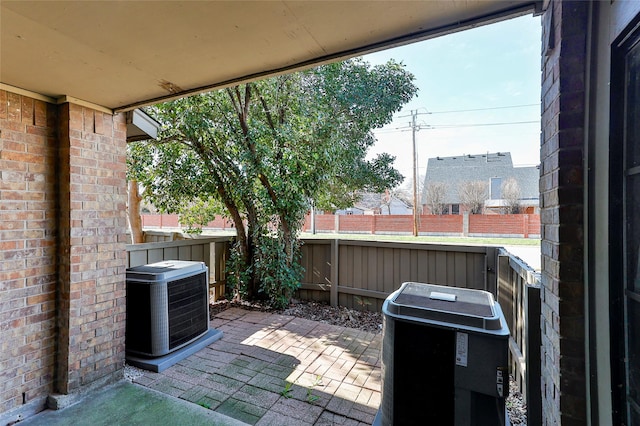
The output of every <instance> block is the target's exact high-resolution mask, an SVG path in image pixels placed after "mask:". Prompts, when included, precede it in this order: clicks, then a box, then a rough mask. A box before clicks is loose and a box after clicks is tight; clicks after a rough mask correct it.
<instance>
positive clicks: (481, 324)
mask: <svg viewBox="0 0 640 426" xmlns="http://www.w3.org/2000/svg"><path fill="white" fill-rule="evenodd" d="M383 313H385V314H387V315H393V316H401V317H405V318H408V319H415V320H418V321H420V320H423V321H427V322H438V323H443V324H445V325H452V326H464V327H472V328H476V329H479V330H501V329H502V328H503V323H504V319H503V318H502V310H501V309H500V307H499V305H498V304H497V303H496V302H494V300H493V295H492V294H491V293H489V292H487V291H483V290H475V289H468V288H458V287H447V286H441V285H435V284H425V283H415V282H406V283H404V284H402V286H401V287H400V289H399V290H397V291H396V292H394V293H392V294H391V295H390V296H389V297H388V298H387V300H386V302H385V306H384V307H383ZM507 333H508V330H507Z"/></svg>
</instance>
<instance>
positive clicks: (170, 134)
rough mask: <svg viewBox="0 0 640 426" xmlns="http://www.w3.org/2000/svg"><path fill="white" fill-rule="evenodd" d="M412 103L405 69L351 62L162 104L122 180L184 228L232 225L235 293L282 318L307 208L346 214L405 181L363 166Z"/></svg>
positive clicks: (380, 166) (295, 277) (381, 164)
mask: <svg viewBox="0 0 640 426" xmlns="http://www.w3.org/2000/svg"><path fill="white" fill-rule="evenodd" d="M416 91H417V89H416V87H415V86H414V84H413V76H412V75H411V74H410V73H408V72H407V71H406V70H405V69H404V67H403V66H402V65H401V64H398V63H395V62H392V61H391V62H389V63H387V64H384V65H378V66H374V67H371V66H370V65H369V64H367V63H366V62H364V61H362V60H357V59H356V60H349V61H345V62H341V63H335V64H329V65H324V66H321V67H318V68H314V69H312V70H308V71H304V72H297V73H293V74H289V75H283V76H279V77H274V78H270V79H267V80H262V81H258V82H253V83H247V84H243V85H240V86H236V87H232V88H228V89H224V90H219V91H215V92H210V93H205V94H201V95H196V96H192V97H189V98H183V99H179V100H176V101H172V102H167V103H163V104H159V105H156V106H154V107H152V108H150V109H149V113H150V114H152V115H153V116H155V117H156V119H158V120H159V121H160V122H161V123H162V124H163V128H162V130H161V133H160V136H159V140H158V141H156V142H153V143H149V142H142V143H137V144H133V145H131V146H130V150H129V152H130V156H129V158H130V164H131V165H135V167H131V168H130V178H131V179H137V180H138V181H139V182H140V183H141V185H142V186H143V187H144V188H145V190H144V193H143V194H144V197H145V198H146V199H147V200H148V201H150V202H152V203H153V204H154V205H155V206H156V207H158V208H159V209H160V210H162V211H166V212H177V213H179V214H180V215H181V218H185V217H188V218H190V220H191V223H190V225H191V226H192V227H196V226H198V225H201V224H205V223H206V222H207V221H208V220H209V219H210V218H211V217H212V216H211V215H212V214H215V213H223V214H224V215H226V216H227V217H228V218H230V219H231V220H232V221H233V223H234V225H235V228H236V231H237V238H236V244H235V246H234V248H233V251H232V259H231V262H230V265H229V270H230V272H231V274H230V281H231V283H232V284H234V285H235V288H236V289H237V290H238V291H239V294H240V295H241V296H246V297H248V298H266V299H268V300H269V301H270V302H271V303H272V304H273V305H275V306H283V305H285V304H286V303H288V301H289V298H290V296H291V294H292V292H293V290H295V288H297V286H298V285H299V281H300V275H301V267H300V264H299V258H298V257H299V241H298V233H299V231H300V229H301V226H302V224H303V221H304V216H305V213H306V212H307V211H308V209H309V206H310V201H311V200H313V201H314V202H315V205H316V207H318V208H321V209H329V208H341V207H346V206H349V205H351V203H352V202H353V200H354V197H356V196H357V194H356V192H357V191H358V190H370V191H382V190H384V188H389V187H393V186H395V185H396V184H397V183H398V182H400V181H401V180H402V176H401V175H400V174H399V173H398V171H397V170H395V169H394V168H393V167H392V164H393V160H394V158H393V157H391V156H389V155H386V154H383V155H379V156H378V157H376V158H374V159H372V160H366V158H365V157H366V155H367V151H368V149H369V147H370V146H371V145H372V144H373V143H374V142H375V139H374V136H373V134H372V133H371V130H372V129H374V128H378V127H381V126H383V125H384V124H387V123H388V122H390V121H391V119H392V114H393V113H394V112H396V111H399V110H400V108H401V106H402V105H403V104H404V103H406V102H407V101H409V100H410V99H411V98H412V97H413V96H414V95H415V93H416ZM205 207H206V208H205ZM194 209H195V210H197V212H198V213H196V214H194V213H193V211H194ZM197 222H200V224H198V223H197Z"/></svg>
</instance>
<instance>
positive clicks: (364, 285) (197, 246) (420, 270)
mask: <svg viewBox="0 0 640 426" xmlns="http://www.w3.org/2000/svg"><path fill="white" fill-rule="evenodd" d="M148 236H149V238H152V239H154V240H156V241H158V240H162V239H170V240H172V239H174V238H175V236H176V235H175V234H172V233H166V234H163V233H153V235H151V234H150V235H148ZM230 241H231V237H218V238H195V239H188V240H178V241H159V242H153V243H145V244H136V245H128V246H127V254H128V260H127V267H133V266H138V265H144V264H147V263H154V262H159V261H162V260H194V261H202V262H205V264H206V265H207V266H208V267H209V276H210V288H211V289H212V291H213V296H212V297H213V299H212V300H215V299H216V298H218V297H219V296H220V295H221V294H223V293H224V284H225V262H226V259H227V258H228V252H229V247H230ZM302 265H303V266H304V268H305V274H304V277H303V279H302V283H301V287H300V289H299V290H298V292H297V295H296V297H298V298H300V299H303V300H312V301H322V302H327V303H330V304H331V305H333V306H346V307H349V308H354V309H361V310H370V311H377V312H380V311H381V310H382V304H383V302H384V300H385V299H386V298H387V296H389V294H391V293H392V292H393V291H395V290H397V289H398V288H400V286H401V285H402V283H404V282H407V281H415V282H424V283H430V284H439V285H446V286H452V287H461V288H472V289H479V290H486V291H489V292H490V293H492V294H493V295H494V297H496V300H497V301H498V302H499V303H500V306H501V307H502V310H503V312H504V315H505V319H506V322H507V324H508V326H509V330H510V333H511V337H510V339H509V350H510V374H511V375H512V376H513V377H514V378H515V380H516V382H517V383H518V386H519V388H520V391H521V392H522V394H523V395H524V397H525V398H526V401H527V416H528V422H529V424H540V422H541V392H540V343H541V342H540V278H539V274H537V273H536V272H535V271H533V269H531V268H530V267H529V266H528V265H526V264H525V263H524V262H522V261H521V260H520V259H518V258H517V257H514V256H512V255H510V254H509V253H508V252H507V251H505V250H504V249H502V248H498V247H483V246H462V245H434V244H426V243H394V242H374V241H357V240H322V239H306V240H304V244H303V246H302Z"/></svg>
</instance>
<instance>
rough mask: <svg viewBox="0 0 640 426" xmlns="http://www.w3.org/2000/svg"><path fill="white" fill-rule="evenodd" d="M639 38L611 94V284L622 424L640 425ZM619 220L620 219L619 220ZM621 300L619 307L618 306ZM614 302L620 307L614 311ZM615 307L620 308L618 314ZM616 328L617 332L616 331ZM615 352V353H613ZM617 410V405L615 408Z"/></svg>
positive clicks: (617, 67) (622, 56) (619, 63)
mask: <svg viewBox="0 0 640 426" xmlns="http://www.w3.org/2000/svg"><path fill="white" fill-rule="evenodd" d="M639 41H640V37H639V35H638V34H635V35H633V36H632V37H627V38H626V41H625V42H624V43H623V44H622V45H621V46H619V47H618V49H617V52H616V55H617V59H616V60H614V67H613V74H612V77H613V80H614V81H613V86H612V92H611V103H612V123H614V126H616V127H617V129H615V130H614V132H613V133H612V135H613V137H612V140H611V148H612V150H611V195H612V200H613V202H612V206H613V209H614V210H615V211H613V210H612V219H613V223H614V226H613V228H612V231H613V232H612V234H611V240H612V242H613V243H614V244H613V245H615V246H617V249H616V250H614V256H615V257H613V258H612V259H611V260H612V265H611V266H612V269H615V270H617V271H616V272H615V273H614V274H613V276H612V278H613V279H612V281H611V285H612V286H613V287H617V290H616V289H615V288H613V291H614V293H615V295H614V298H613V302H614V305H613V306H612V311H613V318H612V319H613V320H614V321H616V322H617V323H618V326H617V327H613V328H612V332H613V333H612V340H614V345H617V347H618V349H617V352H618V353H617V354H616V357H615V358H616V359H615V360H614V363H617V366H616V365H615V364H614V370H616V369H617V376H618V377H617V378H618V380H615V376H616V374H615V371H614V383H616V382H617V385H618V387H619V388H622V389H620V390H619V395H618V396H619V401H620V406H619V407H618V410H617V411H618V412H619V416H620V418H619V420H620V423H622V424H628V425H640V43H639ZM616 218H617V220H616ZM616 300H617V302H616ZM616 303H617V304H618V306H616ZM616 308H620V309H619V312H616ZM616 328H617V331H618V332H617V333H616V332H615V331H616ZM614 353H615V351H614ZM614 405H615V404H614Z"/></svg>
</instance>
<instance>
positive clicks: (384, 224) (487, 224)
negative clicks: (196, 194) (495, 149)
mask: <svg viewBox="0 0 640 426" xmlns="http://www.w3.org/2000/svg"><path fill="white" fill-rule="evenodd" d="M469 218H470V224H469V229H468V231H467V232H468V233H470V234H475V235H476V236H478V235H498V236H500V235H505V236H518V237H524V238H539V236H540V215H537V214H526V215H522V214H521V215H498V214H488V215H470V216H469ZM336 224H337V226H336ZM142 225H143V227H145V228H150V229H153V228H171V229H175V228H180V223H179V221H178V216H177V215H170V214H165V215H160V214H143V215H142ZM336 228H338V229H336ZM204 229H211V230H224V229H227V230H232V229H233V223H231V222H229V221H227V220H224V219H222V217H218V218H216V220H214V221H212V222H209V223H208V224H207V225H206V226H205V227H204ZM303 230H304V231H307V232H308V231H311V217H310V216H309V215H307V216H306V217H305V222H304V226H303ZM418 230H419V232H420V234H422V235H448V234H450V235H454V236H459V235H462V234H463V233H464V232H465V230H464V216H463V215H423V216H420V217H419V219H418ZM316 231H317V232H320V233H323V232H326V233H335V232H342V233H350V232H353V233H369V234H412V233H413V216H412V215H332V214H322V215H316Z"/></svg>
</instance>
